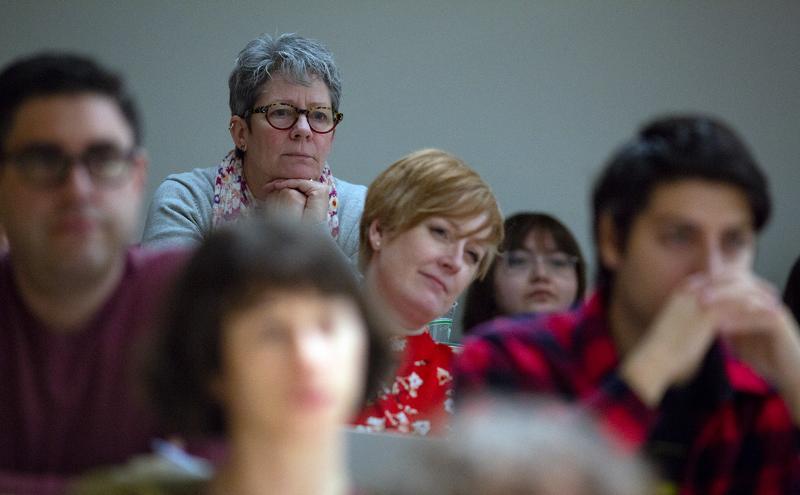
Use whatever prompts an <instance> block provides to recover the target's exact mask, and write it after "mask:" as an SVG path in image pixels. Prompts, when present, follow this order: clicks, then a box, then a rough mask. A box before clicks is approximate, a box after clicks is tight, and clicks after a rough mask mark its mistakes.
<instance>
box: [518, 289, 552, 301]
mask: <svg viewBox="0 0 800 495" xmlns="http://www.w3.org/2000/svg"><path fill="white" fill-rule="evenodd" d="M525 297H526V298H528V299H532V300H534V301H542V300H547V299H555V297H556V294H555V293H554V292H553V291H550V290H547V289H534V290H532V291H530V292H528V293H527V294H525Z"/></svg>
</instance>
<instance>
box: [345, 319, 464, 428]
mask: <svg viewBox="0 0 800 495" xmlns="http://www.w3.org/2000/svg"><path fill="white" fill-rule="evenodd" d="M395 344H396V350H397V351H398V352H402V356H401V358H400V364H399V366H398V368H397V373H396V376H395V377H394V380H393V381H392V383H391V387H384V389H383V390H382V391H381V393H380V394H379V396H378V398H377V399H375V400H373V401H371V402H370V403H369V404H368V405H367V407H366V408H364V409H363V410H362V411H361V412H360V413H359V414H358V416H357V418H356V420H355V421H354V422H353V424H354V425H355V426H356V429H359V430H362V431H372V432H383V431H389V432H397V433H411V434H415V435H422V436H425V435H428V434H434V435H435V434H441V433H444V432H445V427H446V426H447V422H448V419H449V415H450V414H452V413H453V398H452V387H453V377H452V374H451V370H452V364H453V350H452V349H451V348H450V346H448V345H447V344H440V343H437V342H435V341H434V340H433V339H432V338H431V336H430V334H429V333H428V331H427V330H426V331H424V332H422V333H420V334H418V335H409V336H406V337H402V338H399V339H397V340H396V341H395Z"/></svg>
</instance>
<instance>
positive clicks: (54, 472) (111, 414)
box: [0, 54, 183, 493]
mask: <svg viewBox="0 0 800 495" xmlns="http://www.w3.org/2000/svg"><path fill="white" fill-rule="evenodd" d="M140 140H141V131H140V128H139V123H138V119H137V117H136V112H135V109H134V106H133V102H132V100H131V98H130V97H129V96H128V95H127V93H126V90H125V87H124V85H123V83H122V81H121V80H120V79H119V78H118V77H117V76H116V75H114V74H112V73H109V72H107V71H106V70H105V69H103V68H102V67H100V66H99V65H97V64H96V63H94V62H93V61H91V60H89V59H86V58H82V57H77V56H72V55H63V54H44V55H38V56H34V57H31V58H25V59H20V60H17V61H15V62H13V63H12V64H10V65H9V66H7V67H6V68H5V69H4V70H3V71H2V72H1V73H0V225H2V226H3V228H4V229H5V231H6V234H7V236H8V244H9V251H8V253H6V254H4V255H0V376H2V380H0V424H2V425H3V426H2V428H0V492H2V493H6V492H13V493H21V492H35V493H42V492H44V491H48V490H49V489H54V491H58V490H59V487H61V485H62V481H63V480H64V479H65V478H67V477H69V476H72V475H76V474H78V473H81V472H82V471H84V470H86V469H88V468H91V467H93V466H97V465H102V464H110V463H117V462H121V461H123V460H125V459H126V458H128V457H129V456H130V455H131V454H134V453H138V452H145V451H147V450H149V442H150V440H151V438H152V436H153V435H154V434H155V433H156V429H155V427H154V422H153V420H152V419H151V415H150V414H149V413H148V408H147V407H146V406H144V405H143V404H140V403H139V402H138V401H137V397H135V396H136V393H135V390H134V383H133V379H134V377H135V364H136V363H135V362H134V359H133V356H132V353H133V350H134V347H137V346H138V345H139V344H140V343H141V342H140V341H141V339H142V337H143V336H144V335H145V333H146V332H147V331H148V330H149V328H150V327H151V324H152V323H153V321H152V320H153V318H152V316H153V313H154V308H155V307H156V303H157V301H158V300H159V297H160V294H161V292H162V291H163V287H164V286H166V285H168V281H169V279H170V278H171V276H172V273H173V272H174V271H175V267H176V265H177V264H178V262H179V261H180V259H182V258H183V256H182V255H181V254H180V253H176V252H172V253H166V252H165V253H146V252H144V251H141V250H138V249H135V248H129V247H128V243H129V241H130V239H131V238H132V236H133V234H134V233H135V232H134V231H135V229H136V225H137V220H138V209H139V206H140V201H141V198H142V191H143V188H144V185H145V178H146V171H147V158H146V155H145V153H144V151H143V150H142V148H141V147H140Z"/></svg>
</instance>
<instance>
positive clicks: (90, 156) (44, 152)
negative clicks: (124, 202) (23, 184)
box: [2, 145, 137, 187]
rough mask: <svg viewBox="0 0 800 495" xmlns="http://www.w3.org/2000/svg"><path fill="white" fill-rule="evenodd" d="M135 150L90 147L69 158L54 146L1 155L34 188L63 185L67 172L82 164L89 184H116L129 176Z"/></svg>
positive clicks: (102, 146) (36, 147)
mask: <svg viewBox="0 0 800 495" xmlns="http://www.w3.org/2000/svg"><path fill="white" fill-rule="evenodd" d="M136 152H137V150H136V149H135V148H134V149H131V150H128V151H123V150H120V149H119V148H117V147H116V146H110V145H99V146H91V147H89V148H88V149H87V150H86V151H84V152H83V153H81V154H80V155H69V154H66V153H64V152H63V151H62V150H60V149H59V148H58V147H55V146H34V147H31V148H27V149H24V150H22V151H19V152H16V153H8V154H5V155H3V156H2V160H3V161H4V162H6V163H8V164H10V165H12V166H14V167H15V169H16V171H17V173H18V174H19V175H20V177H22V178H23V179H24V180H25V181H27V182H28V183H30V184H32V185H34V186H37V187H54V186H58V185H60V184H63V183H64V181H65V180H66V179H67V177H68V176H69V172H70V169H71V168H72V167H73V166H76V165H78V164H81V165H83V166H84V167H85V168H86V171H87V172H88V173H89V176H90V177H91V178H92V181H93V182H94V183H95V184H98V185H102V186H116V185H120V184H122V183H123V182H125V180H126V179H127V178H128V176H129V174H130V169H131V165H132V164H133V158H134V157H135V156H136Z"/></svg>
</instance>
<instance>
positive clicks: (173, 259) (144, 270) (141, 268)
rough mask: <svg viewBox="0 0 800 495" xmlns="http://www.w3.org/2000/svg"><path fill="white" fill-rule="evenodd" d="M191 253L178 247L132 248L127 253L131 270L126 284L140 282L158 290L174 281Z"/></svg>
mask: <svg viewBox="0 0 800 495" xmlns="http://www.w3.org/2000/svg"><path fill="white" fill-rule="evenodd" d="M191 252H192V251H191V250H190V249H187V248H177V247H171V248H165V249H158V248H148V247H141V246H133V247H130V248H128V251H127V253H126V257H127V263H128V267H129V268H128V271H127V273H128V276H127V277H126V278H127V280H126V281H125V282H126V283H129V282H132V281H138V282H139V283H143V284H145V285H147V286H150V287H155V288H158V287H160V286H162V285H164V284H165V283H168V282H169V281H170V280H172V279H173V277H174V276H175V275H176V274H177V273H178V272H179V270H180V269H181V268H183V266H184V265H185V264H186V262H187V260H188V259H189V257H190V256H191Z"/></svg>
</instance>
